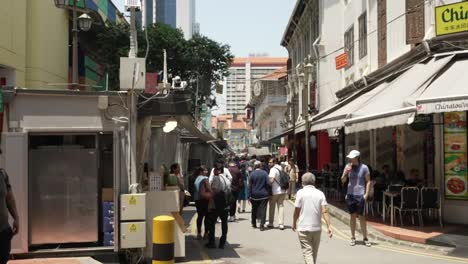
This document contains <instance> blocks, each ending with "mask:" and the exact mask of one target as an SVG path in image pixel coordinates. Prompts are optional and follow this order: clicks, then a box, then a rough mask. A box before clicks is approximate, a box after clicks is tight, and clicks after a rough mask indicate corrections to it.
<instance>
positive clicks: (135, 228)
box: [120, 222, 146, 248]
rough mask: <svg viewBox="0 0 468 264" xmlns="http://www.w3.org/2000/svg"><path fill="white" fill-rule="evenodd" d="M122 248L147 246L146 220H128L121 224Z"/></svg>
mask: <svg viewBox="0 0 468 264" xmlns="http://www.w3.org/2000/svg"><path fill="white" fill-rule="evenodd" d="M120 246H121V248H144V247H146V222H128V223H121V224H120Z"/></svg>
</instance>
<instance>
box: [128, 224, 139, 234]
mask: <svg viewBox="0 0 468 264" xmlns="http://www.w3.org/2000/svg"><path fill="white" fill-rule="evenodd" d="M137 231H138V229H137V225H135V224H131V225H129V226H128V232H130V233H136V232H137Z"/></svg>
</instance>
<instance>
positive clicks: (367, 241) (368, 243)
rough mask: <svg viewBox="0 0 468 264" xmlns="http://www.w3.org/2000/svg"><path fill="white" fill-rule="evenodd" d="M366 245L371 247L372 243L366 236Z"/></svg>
mask: <svg viewBox="0 0 468 264" xmlns="http://www.w3.org/2000/svg"><path fill="white" fill-rule="evenodd" d="M364 245H366V247H371V246H372V243H371V242H370V241H369V239H367V238H365V239H364Z"/></svg>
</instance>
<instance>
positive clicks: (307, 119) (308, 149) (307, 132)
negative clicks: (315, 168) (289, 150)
mask: <svg viewBox="0 0 468 264" xmlns="http://www.w3.org/2000/svg"><path fill="white" fill-rule="evenodd" d="M309 87H310V85H309V72H306V91H307V98H306V102H307V105H306V107H305V109H306V112H305V113H304V116H305V124H304V125H305V148H306V151H305V154H306V171H307V172H310V130H309V127H310V123H309V97H310V91H309Z"/></svg>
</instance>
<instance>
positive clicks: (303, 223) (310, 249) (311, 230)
mask: <svg viewBox="0 0 468 264" xmlns="http://www.w3.org/2000/svg"><path fill="white" fill-rule="evenodd" d="M302 184H303V186H304V188H303V189H302V190H300V191H299V192H298V193H297V196H296V202H295V210H294V219H293V227H292V229H293V231H296V230H297V232H298V236H299V242H300V243H301V248H302V254H303V255H304V260H305V262H306V264H313V263H316V261H317V255H318V249H319V245H320V235H321V233H322V222H321V218H322V217H323V219H324V220H325V223H326V224H327V227H328V235H329V236H330V238H331V237H332V235H333V233H332V230H331V224H330V217H329V216H328V212H327V200H326V198H325V195H324V194H323V192H322V191H320V190H318V189H316V188H315V186H314V184H315V176H314V175H313V174H312V173H310V172H308V173H305V174H304V175H303V176H302Z"/></svg>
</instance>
